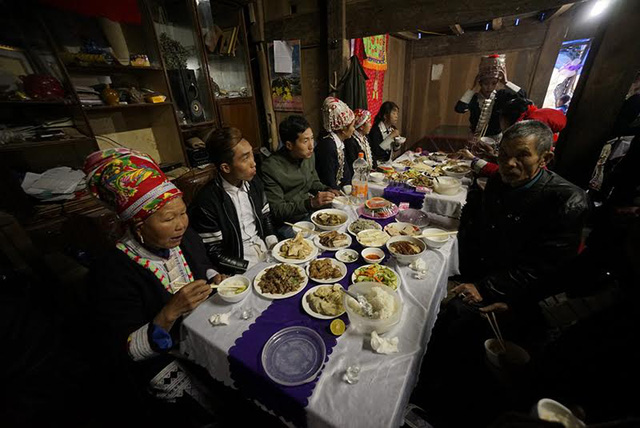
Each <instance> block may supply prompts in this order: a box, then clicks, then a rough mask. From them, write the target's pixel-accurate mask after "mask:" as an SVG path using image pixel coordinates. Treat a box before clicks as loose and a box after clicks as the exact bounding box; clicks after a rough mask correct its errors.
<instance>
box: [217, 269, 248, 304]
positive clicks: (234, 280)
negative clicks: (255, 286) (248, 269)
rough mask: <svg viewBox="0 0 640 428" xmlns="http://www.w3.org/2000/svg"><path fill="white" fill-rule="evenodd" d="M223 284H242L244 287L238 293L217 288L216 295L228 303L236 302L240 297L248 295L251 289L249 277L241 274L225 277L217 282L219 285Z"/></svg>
mask: <svg viewBox="0 0 640 428" xmlns="http://www.w3.org/2000/svg"><path fill="white" fill-rule="evenodd" d="M224 285H244V286H245V287H246V288H245V289H244V290H243V291H242V292H240V293H235V292H234V291H231V290H221V289H218V296H220V298H221V299H222V300H224V301H225V302H229V303H237V302H239V301H241V300H242V299H244V298H245V297H247V296H248V295H249V290H250V289H251V281H250V280H249V278H247V277H246V276H242V275H235V276H232V277H230V278H227V279H225V280H224V281H222V282H221V283H220V284H219V286H224Z"/></svg>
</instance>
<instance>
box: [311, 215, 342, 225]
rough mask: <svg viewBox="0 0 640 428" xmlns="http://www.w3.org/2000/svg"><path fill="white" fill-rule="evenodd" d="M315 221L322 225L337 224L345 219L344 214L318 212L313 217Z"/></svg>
mask: <svg viewBox="0 0 640 428" xmlns="http://www.w3.org/2000/svg"><path fill="white" fill-rule="evenodd" d="M313 219H314V220H315V221H316V223H318V224H321V225H323V226H338V225H340V224H342V223H344V222H345V221H346V220H347V219H346V216H341V215H338V214H329V213H319V214H316V216H315V217H314V218H313Z"/></svg>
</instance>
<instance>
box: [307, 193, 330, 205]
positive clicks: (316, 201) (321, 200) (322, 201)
mask: <svg viewBox="0 0 640 428" xmlns="http://www.w3.org/2000/svg"><path fill="white" fill-rule="evenodd" d="M334 197H335V195H334V194H333V193H332V192H318V194H317V195H315V196H314V197H313V198H311V208H320V207H323V206H325V205H328V204H330V203H331V201H333V198H334Z"/></svg>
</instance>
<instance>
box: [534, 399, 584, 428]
mask: <svg viewBox="0 0 640 428" xmlns="http://www.w3.org/2000/svg"><path fill="white" fill-rule="evenodd" d="M534 416H537V417H538V419H542V420H543V421H547V422H560V423H561V424H563V425H564V426H565V427H568V428H583V427H585V424H584V422H582V420H580V419H579V418H578V417H577V416H576V415H574V414H573V412H572V411H571V410H569V409H567V408H566V407H565V406H563V405H562V404H560V403H558V402H557V401H555V400H552V399H550V398H543V399H541V400H540V401H538V403H537V404H536V407H535V415H534Z"/></svg>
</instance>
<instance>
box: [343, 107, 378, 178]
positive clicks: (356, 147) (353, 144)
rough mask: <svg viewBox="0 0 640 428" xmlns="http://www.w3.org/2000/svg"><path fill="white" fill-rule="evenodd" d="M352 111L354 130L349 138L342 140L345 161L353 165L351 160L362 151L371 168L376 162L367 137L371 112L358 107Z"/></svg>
mask: <svg viewBox="0 0 640 428" xmlns="http://www.w3.org/2000/svg"><path fill="white" fill-rule="evenodd" d="M353 113H354V115H355V122H354V124H353V126H354V127H355V131H353V135H352V136H351V138H349V139H348V140H347V141H345V142H344V151H345V162H346V163H347V164H348V165H353V162H354V161H355V160H356V159H358V153H360V152H362V153H364V159H365V160H366V161H367V163H368V164H369V170H373V169H374V168H375V167H376V164H377V162H376V161H375V159H374V158H373V154H372V153H371V146H370V145H369V138H368V137H367V135H369V132H370V131H371V126H372V125H373V122H372V119H373V118H372V117H371V112H370V111H369V110H364V109H360V108H359V109H356V111H354V112H353Z"/></svg>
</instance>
